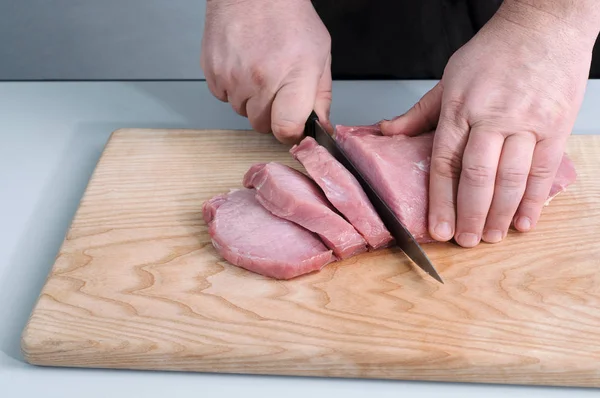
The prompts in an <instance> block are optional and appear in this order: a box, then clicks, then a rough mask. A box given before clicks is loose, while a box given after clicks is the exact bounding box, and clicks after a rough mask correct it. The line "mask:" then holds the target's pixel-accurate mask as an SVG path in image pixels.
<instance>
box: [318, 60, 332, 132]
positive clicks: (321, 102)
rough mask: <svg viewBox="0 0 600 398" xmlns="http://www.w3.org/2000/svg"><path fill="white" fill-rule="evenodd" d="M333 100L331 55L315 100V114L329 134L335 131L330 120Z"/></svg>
mask: <svg viewBox="0 0 600 398" xmlns="http://www.w3.org/2000/svg"><path fill="white" fill-rule="evenodd" d="M331 98H332V95H331V55H329V57H327V62H325V69H324V70H323V73H322V74H321V79H320V80H319V85H318V87H317V98H316V100H315V113H316V114H317V116H318V117H319V121H320V122H321V123H322V124H323V127H324V128H325V129H326V130H329V132H331V131H332V130H333V127H332V125H331V121H330V120H329V113H330V111H331Z"/></svg>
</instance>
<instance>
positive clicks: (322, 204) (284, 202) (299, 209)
mask: <svg viewBox="0 0 600 398" xmlns="http://www.w3.org/2000/svg"><path fill="white" fill-rule="evenodd" d="M244 186H245V187H246V188H254V189H256V199H257V200H258V202H259V203H260V204H262V205H263V206H264V207H265V208H266V209H267V210H269V211H270V212H271V213H273V214H274V215H276V216H278V217H281V218H284V219H286V220H289V221H292V222H295V223H296V224H298V225H300V226H302V227H304V228H306V229H308V230H309V231H312V232H315V233H316V234H318V235H319V236H320V237H321V239H322V240H323V242H325V244H326V245H327V247H329V248H330V249H332V250H333V253H334V254H335V255H336V256H337V257H338V258H340V259H345V258H348V257H352V256H354V255H357V254H359V253H363V252H365V251H367V244H366V241H365V240H364V238H363V237H362V236H361V235H360V234H359V233H358V232H357V231H356V229H354V227H353V226H352V225H351V224H350V223H348V221H346V220H345V219H344V218H343V217H342V216H340V215H339V214H338V213H337V212H336V211H335V209H334V208H333V206H332V205H331V203H329V202H328V201H327V198H326V197H325V195H324V194H323V192H322V191H321V190H320V188H319V186H318V185H317V184H316V183H315V182H314V181H312V180H311V179H310V178H309V177H308V176H306V175H305V174H303V173H301V172H299V171H298V170H295V169H293V168H291V167H288V166H286V165H283V164H280V163H274V162H271V163H258V164H255V165H254V166H252V167H251V168H250V169H249V170H248V172H247V173H246V175H245V176H244Z"/></svg>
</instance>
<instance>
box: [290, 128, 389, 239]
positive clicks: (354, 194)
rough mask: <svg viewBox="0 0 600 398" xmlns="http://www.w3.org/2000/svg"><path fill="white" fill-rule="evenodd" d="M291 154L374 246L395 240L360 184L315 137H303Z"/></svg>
mask: <svg viewBox="0 0 600 398" xmlns="http://www.w3.org/2000/svg"><path fill="white" fill-rule="evenodd" d="M290 153H291V154H292V156H293V157H294V159H296V160H297V161H298V162H300V163H301V164H302V166H304V168H305V170H306V172H307V173H308V175H309V176H310V177H311V178H312V179H313V180H314V181H315V182H316V183H317V185H319V187H320V188H321V190H322V191H323V193H324V194H325V196H326V197H327V199H328V200H329V202H330V203H331V204H333V206H334V207H335V208H336V209H337V210H338V211H339V212H340V213H341V214H342V215H343V216H344V217H345V218H346V219H347V220H348V221H349V222H350V223H351V224H352V225H353V226H354V228H356V230H357V231H358V232H359V233H360V234H361V235H362V236H363V237H364V238H365V240H366V241H367V243H368V244H369V246H370V247H371V248H372V249H379V248H382V247H385V246H388V245H389V244H390V243H391V242H392V241H393V237H392V235H391V234H390V233H389V231H388V230H387V229H386V228H385V226H384V225H383V222H382V221H381V218H379V216H378V215H377V212H376V211H375V208H373V205H372V204H371V202H370V201H369V199H368V197H367V194H366V193H365V191H364V190H363V189H362V187H361V186H360V183H359V182H358V181H357V180H356V178H355V177H354V176H353V175H352V173H350V172H349V171H348V170H347V169H346V168H345V167H344V166H343V165H342V164H341V163H340V162H338V161H337V160H336V159H335V158H334V157H333V156H332V155H331V154H330V153H329V152H328V151H327V150H326V149H325V148H324V147H322V146H320V145H319V144H318V143H317V141H315V139H314V138H312V137H306V138H304V139H303V140H302V142H300V144H298V145H295V146H294V147H292V149H291V150H290Z"/></svg>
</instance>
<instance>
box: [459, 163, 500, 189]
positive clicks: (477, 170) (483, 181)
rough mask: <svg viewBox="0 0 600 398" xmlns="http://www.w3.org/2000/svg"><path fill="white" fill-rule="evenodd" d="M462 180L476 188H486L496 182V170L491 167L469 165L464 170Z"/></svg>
mask: <svg viewBox="0 0 600 398" xmlns="http://www.w3.org/2000/svg"><path fill="white" fill-rule="evenodd" d="M461 179H463V180H464V181H465V182H466V183H467V184H469V185H472V186H474V187H485V186H488V185H490V184H493V182H494V170H493V169H492V168H491V167H489V166H482V165H468V166H466V167H464V168H463V169H462V172H461Z"/></svg>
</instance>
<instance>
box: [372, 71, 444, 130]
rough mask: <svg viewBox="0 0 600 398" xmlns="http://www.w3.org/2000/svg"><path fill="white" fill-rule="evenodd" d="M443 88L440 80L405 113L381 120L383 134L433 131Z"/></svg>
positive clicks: (437, 117) (436, 121)
mask: <svg viewBox="0 0 600 398" xmlns="http://www.w3.org/2000/svg"><path fill="white" fill-rule="evenodd" d="M442 93H443V88H442V84H441V82H440V83H438V84H436V85H435V87H433V88H432V89H431V90H429V91H428V92H427V93H426V94H425V95H424V96H423V97H422V98H421V99H420V100H419V101H418V102H417V103H416V104H415V105H413V107H412V108H410V109H409V110H408V111H407V112H406V113H404V114H403V115H400V116H398V117H396V118H394V119H392V120H384V121H382V122H381V132H382V133H383V135H398V134H405V135H410V136H412V135H418V134H422V133H428V132H430V131H433V130H434V129H435V127H436V126H437V124H438V120H439V118H440V110H441V107H442Z"/></svg>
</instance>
